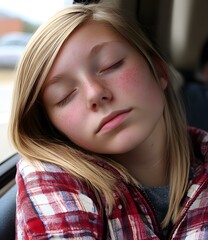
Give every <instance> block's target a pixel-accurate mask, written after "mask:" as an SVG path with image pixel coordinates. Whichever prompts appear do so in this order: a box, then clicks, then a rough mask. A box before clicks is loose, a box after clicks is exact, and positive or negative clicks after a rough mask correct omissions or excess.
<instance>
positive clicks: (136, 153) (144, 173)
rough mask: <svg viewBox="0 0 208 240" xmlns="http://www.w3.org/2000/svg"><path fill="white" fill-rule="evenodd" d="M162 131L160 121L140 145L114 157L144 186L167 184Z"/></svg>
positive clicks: (162, 127)
mask: <svg viewBox="0 0 208 240" xmlns="http://www.w3.org/2000/svg"><path fill="white" fill-rule="evenodd" d="M164 129H165V127H164V123H163V121H162V123H159V124H158V126H156V127H155V129H154V131H153V132H152V133H151V134H150V136H148V138H147V139H146V140H145V141H144V142H143V143H142V144H139V146H137V147H136V148H135V149H133V150H132V151H130V152H128V153H124V154H119V155H116V156H115V157H114V159H115V160H116V161H117V162H119V163H120V164H122V165H123V166H124V167H126V168H127V169H128V170H129V172H130V173H131V174H132V176H133V177H135V178H136V179H137V180H138V181H139V182H140V183H141V184H143V185H145V186H155V187H157V186H164V185H167V184H168V181H167V164H166V158H165V152H164V149H165V139H166V138H165V130H164Z"/></svg>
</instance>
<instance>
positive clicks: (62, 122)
mask: <svg viewBox="0 0 208 240" xmlns="http://www.w3.org/2000/svg"><path fill="white" fill-rule="evenodd" d="M81 119H83V118H82V117H80V110H79V108H73V111H72V110H71V109H70V110H68V109H67V108H65V109H64V110H62V111H58V112H57V113H56V114H55V115H53V116H52V117H51V120H52V122H53V124H54V125H55V127H56V128H57V129H59V130H60V131H61V132H63V133H64V134H65V135H67V136H70V135H74V133H75V132H76V131H77V129H78V128H79V127H80V126H82V124H81V123H80V121H81Z"/></svg>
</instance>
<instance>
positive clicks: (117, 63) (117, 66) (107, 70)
mask: <svg viewBox="0 0 208 240" xmlns="http://www.w3.org/2000/svg"><path fill="white" fill-rule="evenodd" d="M123 63H124V60H123V59H122V60H120V61H118V62H116V63H114V64H112V65H110V66H109V67H106V68H104V69H103V70H101V71H100V72H101V73H102V72H109V71H113V70H114V69H117V68H119V67H120V66H121V65H122V64H123Z"/></svg>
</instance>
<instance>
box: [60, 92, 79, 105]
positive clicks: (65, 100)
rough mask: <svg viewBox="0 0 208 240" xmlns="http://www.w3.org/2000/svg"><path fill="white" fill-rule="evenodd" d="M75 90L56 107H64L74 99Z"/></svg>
mask: <svg viewBox="0 0 208 240" xmlns="http://www.w3.org/2000/svg"><path fill="white" fill-rule="evenodd" d="M74 92H75V90H74V91H72V92H71V93H70V94H68V95H67V96H66V97H65V98H64V99H62V100H61V101H60V102H58V103H57V104H56V105H57V106H58V107H62V106H64V105H65V104H66V103H68V102H69V100H70V98H71V97H72V94H74Z"/></svg>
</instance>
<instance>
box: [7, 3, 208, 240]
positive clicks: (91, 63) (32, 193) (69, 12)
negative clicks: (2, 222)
mask: <svg viewBox="0 0 208 240" xmlns="http://www.w3.org/2000/svg"><path fill="white" fill-rule="evenodd" d="M172 81H177V80H175V79H174V74H173V72H172V70H171V68H170V67H169V66H168V65H167V64H166V62H165V61H164V60H163V59H162V57H161V56H160V55H159V53H158V52H157V51H156V50H155V49H154V48H153V46H152V45H151V43H150V42H149V41H148V40H147V39H146V37H145V36H144V35H143V33H142V31H141V29H140V28H139V27H138V26H136V25H135V24H134V23H133V22H131V21H130V20H129V19H127V18H125V17H124V15H123V14H122V13H121V12H120V11H119V10H116V9H112V8H110V7H107V6H104V5H102V4H95V5H94V4H92V5H74V6H71V7H68V8H66V9H64V10H62V11H60V12H59V13H57V14H56V15H55V16H54V17H52V18H51V19H50V20H49V21H48V22H46V23H45V24H43V25H42V26H41V27H40V28H39V30H38V31H37V32H36V33H35V34H34V36H33V37H32V39H31V41H30V43H29V44H28V46H27V48H26V51H25V54H24V56H23V58H22V60H21V62H20V64H19V66H18V74H17V79H16V86H15V92H14V99H13V109H12V117H11V133H12V139H13V142H14V145H15V146H16V148H17V150H18V152H19V153H20V154H21V155H22V159H21V160H20V161H19V163H18V165H17V176H16V180H17V185H18V193H17V216H16V217H17V225H16V238H17V239H118V240H122V239H126V240H131V239H142V240H147V239H148V240H149V239H187V240H188V239H192V240H193V239H200V240H201V239H208V223H207V219H208V211H207V205H208V200H207V199H208V191H207V162H208V156H207V150H208V135H207V133H206V132H204V131H201V130H197V129H191V128H190V129H188V130H187V128H186V124H185V120H184V116H183V112H182V110H181V107H180V104H179V102H178V98H177V96H176V94H175V92H174V91H173V88H172V86H171V85H172V83H171V82H172Z"/></svg>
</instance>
